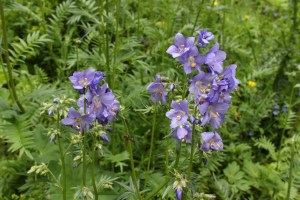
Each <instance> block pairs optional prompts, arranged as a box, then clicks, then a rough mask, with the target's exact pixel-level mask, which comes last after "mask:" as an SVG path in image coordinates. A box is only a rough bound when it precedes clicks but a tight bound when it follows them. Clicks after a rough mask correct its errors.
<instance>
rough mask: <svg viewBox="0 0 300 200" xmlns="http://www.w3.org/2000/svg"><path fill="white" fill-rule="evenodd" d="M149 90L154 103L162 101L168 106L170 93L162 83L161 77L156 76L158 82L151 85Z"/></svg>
mask: <svg viewBox="0 0 300 200" xmlns="http://www.w3.org/2000/svg"><path fill="white" fill-rule="evenodd" d="M147 90H148V91H149V92H150V93H151V99H152V101H153V103H156V102H158V101H162V103H163V104H166V96H167V94H168V92H167V91H166V89H165V86H164V84H163V83H162V81H161V78H160V75H158V74H157V75H156V82H152V83H150V84H149V86H148V87H147Z"/></svg>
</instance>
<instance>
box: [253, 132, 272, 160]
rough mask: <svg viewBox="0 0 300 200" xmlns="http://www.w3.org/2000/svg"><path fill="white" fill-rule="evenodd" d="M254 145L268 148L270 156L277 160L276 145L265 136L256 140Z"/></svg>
mask: <svg viewBox="0 0 300 200" xmlns="http://www.w3.org/2000/svg"><path fill="white" fill-rule="evenodd" d="M254 145H255V146H257V147H258V148H261V149H265V150H267V151H268V152H269V156H270V157H271V158H272V159H273V160H277V156H276V152H275V146H274V144H273V143H272V142H271V141H270V140H269V139H267V138H266V137H265V136H262V137H261V138H260V139H258V140H256V141H255V144H254Z"/></svg>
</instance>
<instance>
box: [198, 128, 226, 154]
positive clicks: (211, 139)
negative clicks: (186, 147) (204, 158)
mask: <svg viewBox="0 0 300 200" xmlns="http://www.w3.org/2000/svg"><path fill="white" fill-rule="evenodd" d="M201 137H202V139H203V143H202V145H201V147H200V149H201V150H202V151H204V152H207V151H209V150H219V149H223V142H222V138H221V137H220V135H219V134H218V133H217V132H215V133H213V132H204V133H202V134H201Z"/></svg>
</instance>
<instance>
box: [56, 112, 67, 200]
mask: <svg viewBox="0 0 300 200" xmlns="http://www.w3.org/2000/svg"><path fill="white" fill-rule="evenodd" d="M59 122H60V120H59V112H58V113H57V122H56V129H57V130H58V129H59ZM57 142H58V148H59V153H60V160H61V165H62V177H63V178H62V191H63V199H64V200H66V199H67V176H66V165H65V156H64V150H63V148H62V145H61V141H60V135H58V136H57Z"/></svg>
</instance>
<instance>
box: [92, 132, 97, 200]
mask: <svg viewBox="0 0 300 200" xmlns="http://www.w3.org/2000/svg"><path fill="white" fill-rule="evenodd" d="M95 143H96V141H95V136H94V135H93V144H92V161H91V177H92V184H93V189H94V194H95V200H98V190H97V186H96V180H95V170H94V168H95V167H94V165H95Z"/></svg>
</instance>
